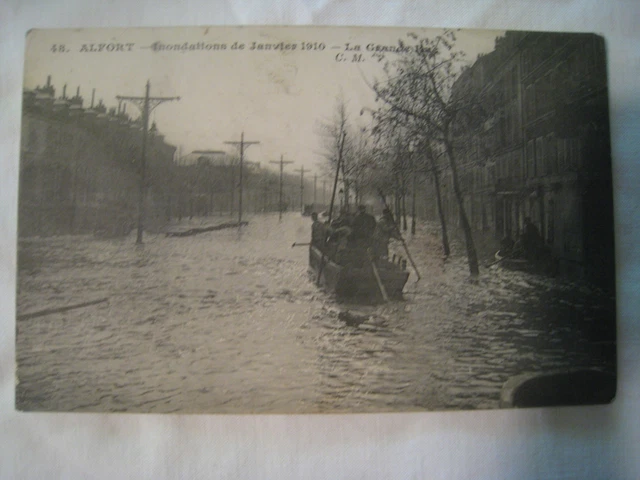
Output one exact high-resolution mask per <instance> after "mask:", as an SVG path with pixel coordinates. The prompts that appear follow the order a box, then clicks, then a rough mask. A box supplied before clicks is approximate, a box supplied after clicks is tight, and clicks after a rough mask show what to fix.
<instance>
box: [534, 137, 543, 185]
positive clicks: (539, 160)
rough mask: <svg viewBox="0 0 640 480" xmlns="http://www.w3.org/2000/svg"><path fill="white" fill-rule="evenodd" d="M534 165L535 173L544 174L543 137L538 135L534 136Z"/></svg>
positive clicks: (537, 174)
mask: <svg viewBox="0 0 640 480" xmlns="http://www.w3.org/2000/svg"><path fill="white" fill-rule="evenodd" d="M535 157H536V160H535V162H536V166H535V172H536V173H535V175H536V176H541V175H543V174H544V138H543V137H538V138H536V153H535Z"/></svg>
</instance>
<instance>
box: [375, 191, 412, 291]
mask: <svg viewBox="0 0 640 480" xmlns="http://www.w3.org/2000/svg"><path fill="white" fill-rule="evenodd" d="M378 194H379V195H380V198H382V203H384V208H386V209H387V210H388V211H389V215H391V220H392V221H393V227H394V228H395V231H396V233H397V234H398V238H399V239H400V242H402V246H403V247H404V251H405V252H406V254H407V258H408V259H409V262H411V266H412V267H413V270H414V271H415V272H416V276H417V277H418V279H417V280H416V282H418V281H420V279H421V278H422V277H421V276H420V272H419V271H418V267H416V262H414V261H413V257H412V256H411V253H409V247H407V243H406V242H405V241H404V238H403V237H402V234H401V233H400V229H399V228H398V224H397V223H396V219H395V218H393V213H391V209H390V208H389V205H387V199H386V198H385V196H384V194H383V193H382V191H381V190H378Z"/></svg>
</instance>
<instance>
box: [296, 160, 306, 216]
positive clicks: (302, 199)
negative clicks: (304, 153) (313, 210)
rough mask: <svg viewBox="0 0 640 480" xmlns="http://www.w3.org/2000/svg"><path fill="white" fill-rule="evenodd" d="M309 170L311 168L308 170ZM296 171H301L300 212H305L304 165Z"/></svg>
mask: <svg viewBox="0 0 640 480" xmlns="http://www.w3.org/2000/svg"><path fill="white" fill-rule="evenodd" d="M306 171H307V172H308V171H309V170H306ZM294 172H300V212H304V172H305V169H304V165H303V166H302V167H301V168H299V169H298V170H294Z"/></svg>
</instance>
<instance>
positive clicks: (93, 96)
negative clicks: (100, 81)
mask: <svg viewBox="0 0 640 480" xmlns="http://www.w3.org/2000/svg"><path fill="white" fill-rule="evenodd" d="M95 98H96V89H95V88H94V89H93V91H92V92H91V108H93V101H94V100H95Z"/></svg>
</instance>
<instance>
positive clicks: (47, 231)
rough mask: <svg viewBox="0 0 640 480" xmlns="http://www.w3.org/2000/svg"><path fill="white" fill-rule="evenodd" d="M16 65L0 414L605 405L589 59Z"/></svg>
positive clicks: (207, 38) (112, 37) (251, 31)
mask: <svg viewBox="0 0 640 480" xmlns="http://www.w3.org/2000/svg"><path fill="white" fill-rule="evenodd" d="M26 44H27V48H26V59H25V72H24V92H23V110H22V120H21V125H22V134H21V135H22V137H21V152H20V155H21V157H20V186H19V217H18V218H19V220H18V222H19V225H18V277H17V282H18V285H17V318H16V342H17V345H16V356H17V359H16V365H17V372H16V408H17V409H19V410H24V411H62V412H149V413H168V412H180V413H323V412H331V413H337V412H349V413H360V412H401V411H403V412H404V411H432V410H459V409H495V408H514V407H534V406H554V405H583V404H600V403H608V402H610V401H611V400H612V399H613V398H614V396H615V392H616V322H615V318H616V317H615V275H614V238H613V217H612V212H613V195H612V178H611V153H610V135H609V114H608V90H607V74H606V72H607V68H606V56H605V42H604V39H603V38H602V37H599V36H597V35H593V34H575V33H574V34H569V33H543V32H520V31H452V30H443V29H420V28H412V29H404V28H402V29H400V28H333V27H327V28H325V27H224V28H221V27H210V28H205V27H193V28H191V27H190V28H144V29H142V28H140V29H130V28H127V29H88V30H84V29H76V30H33V31H30V32H29V33H28V35H27V42H26Z"/></svg>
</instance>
